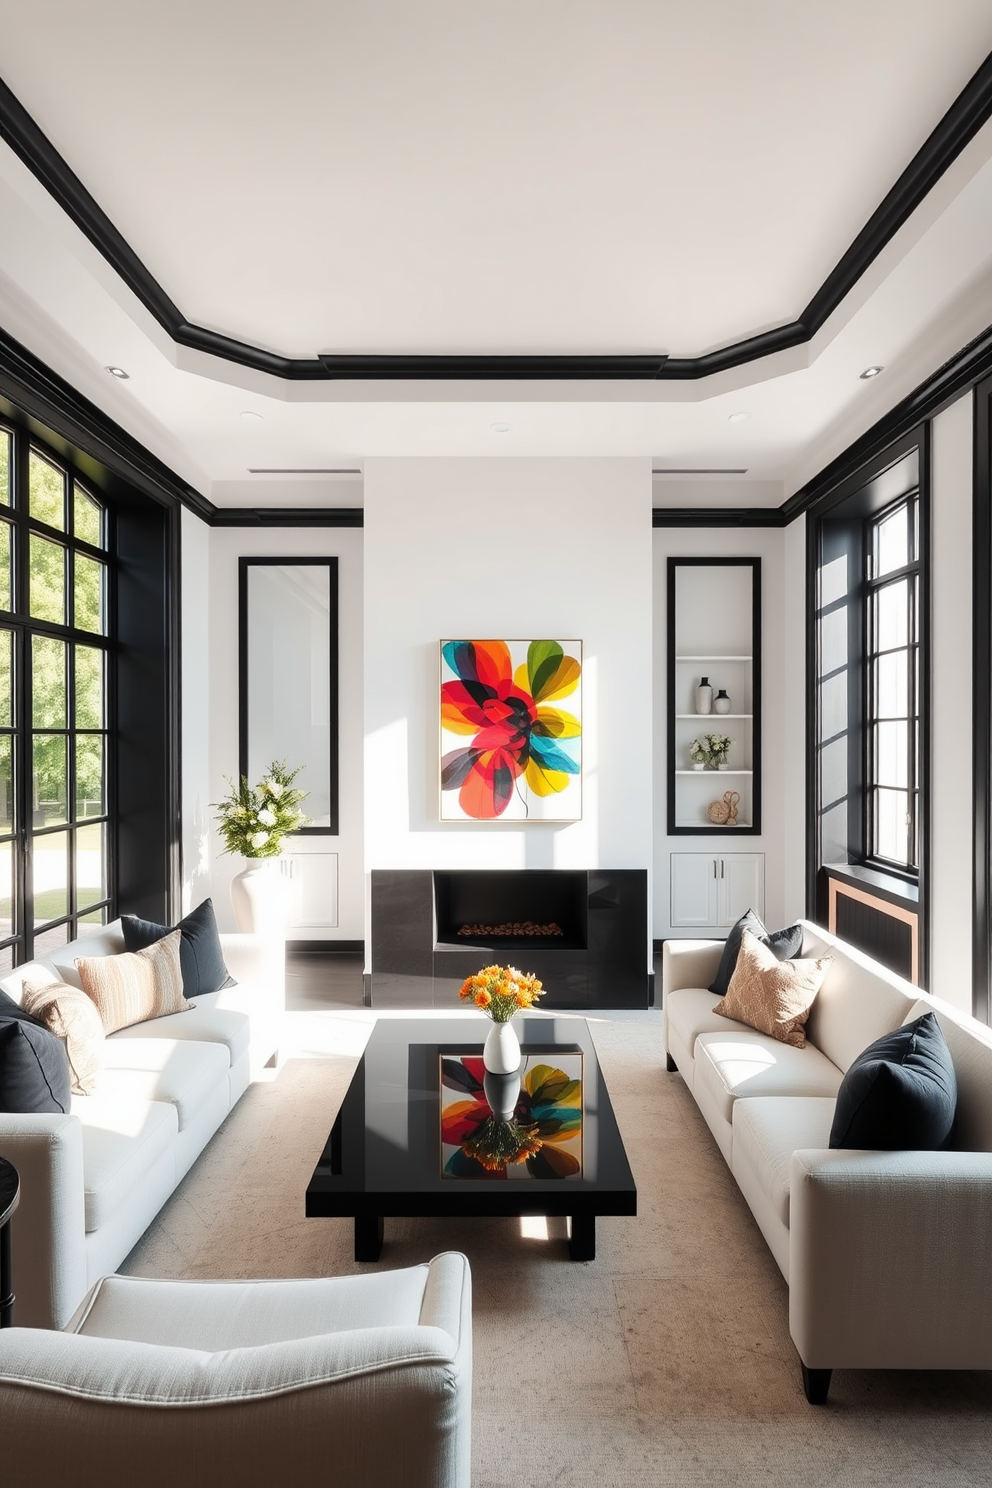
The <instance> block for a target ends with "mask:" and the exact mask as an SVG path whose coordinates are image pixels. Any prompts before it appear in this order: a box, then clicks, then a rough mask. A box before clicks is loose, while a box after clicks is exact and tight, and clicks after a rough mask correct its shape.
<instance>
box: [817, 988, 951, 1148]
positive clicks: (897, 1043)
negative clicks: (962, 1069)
mask: <svg viewBox="0 0 992 1488" xmlns="http://www.w3.org/2000/svg"><path fill="white" fill-rule="evenodd" d="M956 1103H957V1082H956V1080H955V1077H954V1065H953V1063H952V1060H951V1054H950V1050H949V1049H948V1047H947V1044H946V1042H945V1040H944V1035H943V1034H942V1033H941V1031H940V1024H939V1023H938V1022H937V1019H936V1018H935V1017H934V1015H933V1013H932V1012H926V1013H924V1014H923V1015H922V1016H921V1017H919V1018H915V1019H914V1020H913V1021H912V1022H911V1023H907V1024H904V1026H903V1027H902V1028H897V1029H895V1030H894V1031H893V1032H892V1033H887V1034H885V1035H883V1037H882V1038H880V1039H876V1041H875V1042H874V1043H873V1044H870V1045H869V1046H868V1048H867V1049H865V1050H864V1051H863V1053H862V1054H860V1055H859V1056H858V1058H857V1059H856V1060H855V1061H854V1063H853V1064H852V1065H851V1068H850V1069H849V1070H848V1071H847V1074H846V1075H845V1076H844V1079H843V1082H842V1084H841V1087H840V1090H839V1091H838V1092H837V1109H836V1112H835V1113H834V1120H833V1125H832V1126H831V1128H830V1146H831V1147H857V1148H867V1149H878V1150H881V1151H886V1152H891V1151H919V1152H929V1151H936V1150H937V1149H939V1148H941V1147H943V1145H944V1143H945V1142H946V1141H947V1139H948V1137H949V1136H950V1134H951V1128H952V1127H953V1125H954V1108H955V1105H956Z"/></svg>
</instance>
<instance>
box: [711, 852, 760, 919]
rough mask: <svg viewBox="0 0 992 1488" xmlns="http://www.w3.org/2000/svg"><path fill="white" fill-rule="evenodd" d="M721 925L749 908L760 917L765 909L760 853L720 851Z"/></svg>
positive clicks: (739, 915)
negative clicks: (722, 852) (721, 852)
mask: <svg viewBox="0 0 992 1488" xmlns="http://www.w3.org/2000/svg"><path fill="white" fill-rule="evenodd" d="M718 902H719V906H720V920H719V924H721V925H734V924H736V923H737V921H738V920H739V919H740V917H741V915H742V914H747V912H748V910H749V909H753V910H754V912H755V914H756V915H758V916H759V917H760V918H763V917H764V913H765V855H764V853H724V854H723V856H722V857H721V859H720V895H719V901H718Z"/></svg>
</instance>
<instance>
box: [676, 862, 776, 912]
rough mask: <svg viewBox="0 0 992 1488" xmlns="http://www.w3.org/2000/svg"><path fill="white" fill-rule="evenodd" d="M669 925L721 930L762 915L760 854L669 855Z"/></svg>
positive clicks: (763, 868) (762, 895) (763, 907)
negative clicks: (752, 915)
mask: <svg viewBox="0 0 992 1488" xmlns="http://www.w3.org/2000/svg"><path fill="white" fill-rule="evenodd" d="M671 870H672V877H671V901H672V919H671V923H672V925H673V926H682V927H689V926H693V925H697V926H700V927H703V926H705V927H706V928H710V929H722V928H723V927H724V926H728V925H733V924H734V923H735V921H737V920H739V919H740V917H741V915H742V914H746V912H747V911H748V910H749V909H753V910H754V912H755V914H758V915H763V914H764V912H765V855H764V853H672V855H671Z"/></svg>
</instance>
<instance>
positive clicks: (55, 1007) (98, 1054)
mask: <svg viewBox="0 0 992 1488" xmlns="http://www.w3.org/2000/svg"><path fill="white" fill-rule="evenodd" d="M21 1006H22V1007H23V1008H24V1010H25V1012H28V1013H30V1014H31V1016H32V1018H37V1019H38V1021H39V1022H41V1023H44V1025H45V1027H46V1028H47V1029H48V1031H49V1032H50V1033H54V1035H55V1037H56V1038H57V1039H61V1040H62V1042H63V1044H65V1052H66V1055H67V1056H68V1060H69V1072H70V1074H71V1076H72V1085H71V1087H70V1088H71V1090H72V1094H73V1095H92V1094H93V1092H94V1090H95V1089H96V1087H97V1085H98V1083H99V1080H100V1071H101V1070H102V1069H103V1045H104V1040H105V1038H106V1035H105V1033H104V1030H103V1020H102V1018H101V1017H100V1014H99V1011H98V1010H97V1008H96V1007H95V1006H94V1004H93V1000H92V998H90V997H87V996H86V993H85V992H80V990H79V988H78V987H68V986H66V984H65V982H42V981H39V980H31V979H30V978H27V977H26V978H25V980H24V982H23V984H22V989H21Z"/></svg>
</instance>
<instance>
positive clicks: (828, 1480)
mask: <svg viewBox="0 0 992 1488" xmlns="http://www.w3.org/2000/svg"><path fill="white" fill-rule="evenodd" d="M380 1016H388V1014H382V1015H380ZM428 1016H429V1015H428ZM374 1018H375V1014H374V1013H372V1012H369V1011H365V1010H355V1011H349V1010H334V1011H322V1012H296V1013H291V1014H290V1015H289V1017H288V1022H289V1025H290V1032H289V1039H288V1045H287V1047H288V1057H287V1058H286V1059H285V1062H284V1063H283V1064H282V1066H281V1068H280V1069H279V1071H278V1073H274V1074H273V1077H272V1078H271V1079H269V1080H267V1081H264V1082H261V1083H258V1084H256V1085H253V1086H252V1087H251V1089H250V1090H249V1091H248V1092H247V1093H246V1094H245V1096H244V1097H243V1098H242V1100H241V1101H240V1102H239V1104H238V1105H237V1107H236V1108H235V1110H234V1111H233V1112H232V1113H231V1115H230V1117H229V1118H228V1120H227V1122H226V1123H225V1125H224V1126H223V1128H222V1129H221V1131H220V1132H219V1133H218V1134H217V1136H216V1137H215V1138H214V1140H213V1142H212V1143H211V1144H210V1146H209V1147H208V1148H207V1150H206V1152H204V1154H203V1155H202V1157H201V1158H200V1159H199V1161H198V1162H197V1163H196V1164H195V1166H194V1168H193V1170H192V1172H191V1173H190V1174H189V1175H188V1177H187V1178H186V1179H185V1181H184V1182H183V1183H182V1185H181V1186H180V1187H179V1188H178V1189H177V1191H176V1193H175V1194H174V1196H173V1198H172V1199H171V1200H170V1202H169V1203H168V1204H167V1205H166V1207H165V1208H164V1209H163V1210H162V1212H161V1214H160V1215H159V1217H158V1219H157V1220H156V1222H155V1223H154V1224H153V1225H152V1227H151V1228H150V1229H149V1231H148V1232H147V1234H146V1235H145V1237H144V1238H143V1240H142V1241H141V1242H140V1244H139V1245H138V1246H137V1248H136V1249H135V1250H134V1251H133V1252H132V1254H131V1255H130V1256H129V1258H128V1260H127V1262H126V1263H125V1265H124V1266H123V1267H122V1268H121V1269H122V1270H125V1271H128V1272H131V1273H133V1274H135V1275H145V1276H164V1277H168V1276H187V1277H200V1278H209V1277H266V1276H320V1275H347V1274H353V1273H355V1272H358V1271H362V1270H366V1269H370V1268H368V1267H365V1266H361V1265H358V1264H356V1262H355V1261H354V1260H353V1252H352V1244H353V1236H352V1224H351V1221H350V1220H343V1219H342V1220H329V1219H323V1220H315V1219H305V1218H304V1217H303V1194H304V1191H305V1189H306V1185H307V1182H308V1180H309V1177H310V1174H311V1172H312V1170H313V1167H314V1164H315V1162H316V1160H317V1157H318V1155H319V1153H320V1151H321V1149H322V1147H323V1145H324V1142H325V1140H326V1137H327V1133H328V1131H329V1129H330V1126H331V1123H332V1120H333V1118H334V1115H335V1113H336V1111H337V1108H338V1106H339V1104H340V1102H341V1099H342V1097H343V1095H344V1092H345V1090H346V1089H347V1086H348V1082H349V1080H350V1078H351V1074H352V1071H353V1069H354V1067H355V1063H356V1061H357V1059H358V1056H359V1054H360V1052H361V1049H362V1047H363V1046H364V1043H365V1040H366V1038H367V1037H368V1034H369V1031H370V1027H371V1024H372V1022H373V1020H374ZM590 1024H591V1027H592V1031H593V1037H594V1039H595V1042H596V1045H597V1048H598V1050H599V1054H600V1060H601V1063H602V1067H603V1071H604V1073H605V1076H606V1081H607V1084H608V1086H609V1090H610V1094H611V1097H612V1100H613V1104H614V1107H615V1109H616V1113H617V1118H618V1120H619V1123H620V1128H621V1131H622V1133H623V1136H624V1142H625V1145H626V1148H627V1153H628V1156H629V1159H630V1164H631V1167H632V1169H633V1173H634V1178H635V1181H636V1183H637V1189H638V1214H637V1217H636V1219H609V1218H607V1219H600V1220H599V1221H597V1258H596V1260H595V1261H592V1262H589V1263H585V1264H583V1263H578V1264H576V1263H573V1262H570V1261H569V1260H568V1251H567V1241H566V1237H565V1229H564V1224H565V1222H564V1221H563V1220H555V1219H551V1220H548V1221H547V1223H546V1224H545V1223H544V1222H541V1221H538V1222H535V1221H534V1220H529V1221H521V1220H494V1219H476V1220H470V1219H466V1220H465V1221H463V1222H454V1221H451V1220H441V1219H392V1220H387V1221H386V1244H385V1246H384V1248H383V1255H382V1260H381V1262H380V1263H379V1264H380V1265H381V1266H395V1267H399V1266H406V1265H411V1264H415V1263H418V1262H421V1261H424V1260H427V1259H429V1258H430V1257H431V1256H432V1255H435V1254H437V1253H438V1252H439V1251H442V1250H461V1251H464V1252H465V1254H466V1255H467V1256H468V1257H469V1259H470V1261H471V1265H472V1277H473V1289H474V1351H475V1378H474V1395H473V1480H472V1481H473V1488H510V1485H513V1488H553V1485H562V1488H628V1485H630V1488H635V1485H636V1488H648V1485H652V1488H653V1485H673V1488H675V1485H678V1488H697V1485H698V1488H703V1485H714V1488H716V1485H721V1488H725V1485H738V1484H739V1485H747V1488H750V1485H752V1484H753V1485H758V1484H761V1485H779V1484H781V1485H793V1484H794V1485H797V1488H798V1485H803V1488H861V1485H870V1488H882V1485H888V1484H893V1485H895V1484H898V1485H899V1488H917V1485H918V1488H959V1485H960V1488H972V1485H990V1484H992V1374H986V1373H919V1372H916V1373H901V1372H896V1371H892V1372H885V1373H882V1372H853V1371H844V1370H841V1371H838V1372H836V1373H835V1375H834V1378H833V1383H832V1386H831V1392H830V1400H829V1403H828V1404H827V1405H826V1406H825V1407H819V1408H814V1407H811V1406H809V1405H808V1404H807V1403H806V1400H805V1397H804V1395H803V1392H802V1385H801V1381H800V1373H799V1362H798V1358H797V1356H796V1353H795V1349H794V1348H793V1345H792V1342H791V1340H790V1338H789V1330H788V1297H787V1289H786V1286H785V1283H784V1281H783V1280H782V1277H781V1275H780V1273H779V1271H778V1268H777V1266H776V1265H775V1263H774V1261H773V1260H772V1258H771V1255H770V1254H769V1252H768V1250H767V1249H766V1247H765V1244H764V1241H763V1240H762V1238H761V1236H760V1234H759V1232H758V1230H757V1228H756V1226H755V1224H754V1222H753V1220H752V1219H751V1216H750V1213H749V1211H748V1208H747V1206H746V1204H745V1203H744V1201H743V1199H742V1198H741V1196H740V1194H739V1193H738V1190H737V1187H736V1185H735V1184H734V1182H733V1179H732V1178H731V1176H730V1173H729V1172H728V1170H727V1168H726V1166H725V1164H724V1162H723V1159H722V1158H721V1157H720V1155H719V1153H718V1151H717V1149H716V1146H715V1144H714V1142H713V1141H712V1139H711V1137H710V1135H709V1133H708V1131H707V1130H706V1127H705V1126H704V1124H703V1121H702V1118H701V1117H700V1116H699V1114H698V1112H697V1110H696V1107H695V1104H694V1103H693V1101H692V1098H691V1096H690V1095H689V1093H688V1092H687V1090H686V1088H685V1086H684V1085H683V1083H682V1080H681V1078H680V1077H679V1076H678V1075H668V1074H666V1073H665V1070H664V1063H663V1057H662V1054H661V1018H660V1013H659V1012H658V1011H655V1010H651V1011H648V1012H644V1013H634V1014H626V1015H622V1016H620V1017H617V1018H610V1019H602V1018H599V1019H596V1018H594V1019H590ZM989 1264H990V1265H992V1256H990V1257H989ZM906 1301H907V1306H910V1307H911V1306H912V1277H910V1276H907V1278H906ZM466 1488H467V1485H466Z"/></svg>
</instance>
